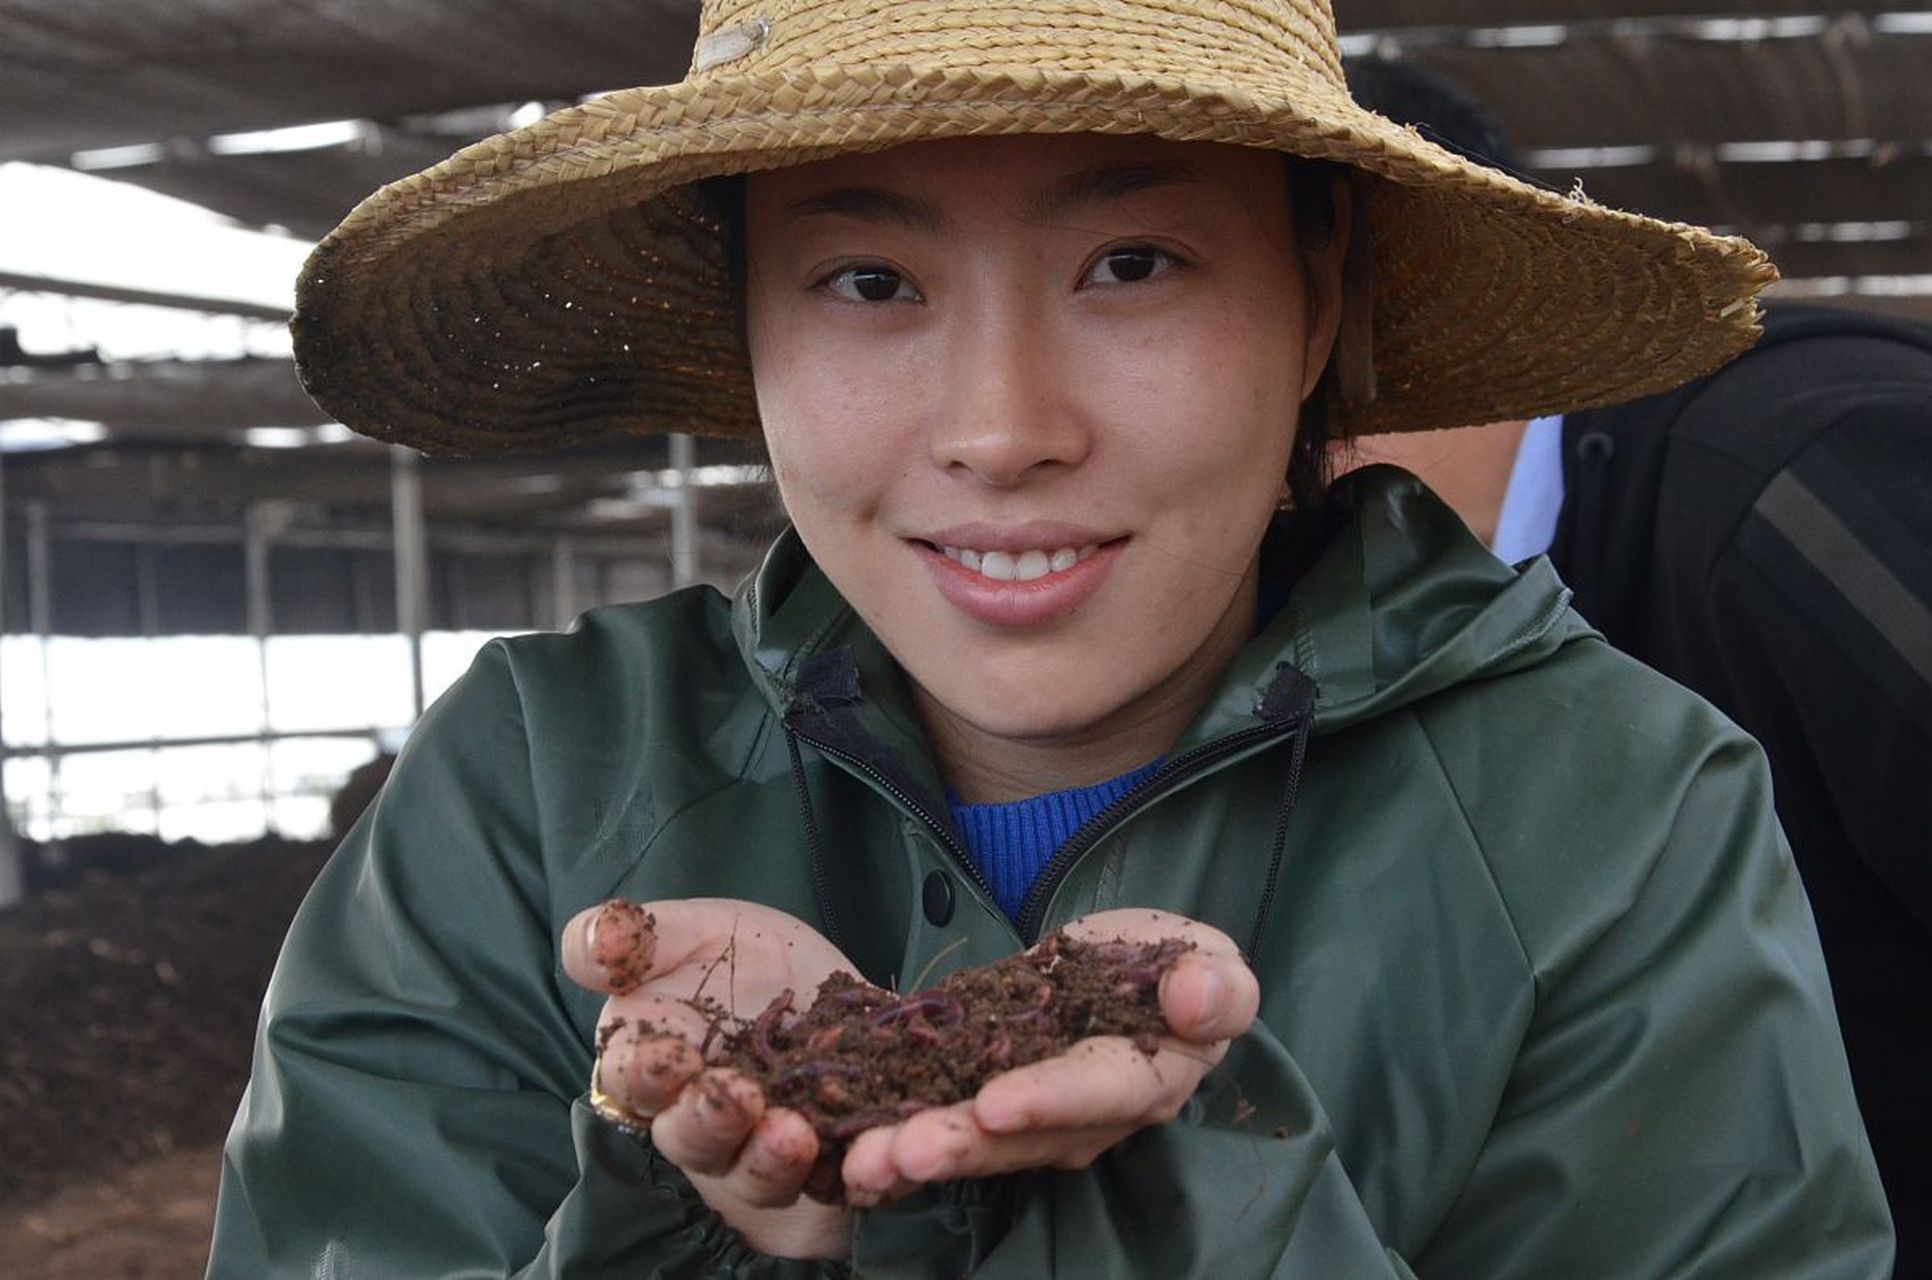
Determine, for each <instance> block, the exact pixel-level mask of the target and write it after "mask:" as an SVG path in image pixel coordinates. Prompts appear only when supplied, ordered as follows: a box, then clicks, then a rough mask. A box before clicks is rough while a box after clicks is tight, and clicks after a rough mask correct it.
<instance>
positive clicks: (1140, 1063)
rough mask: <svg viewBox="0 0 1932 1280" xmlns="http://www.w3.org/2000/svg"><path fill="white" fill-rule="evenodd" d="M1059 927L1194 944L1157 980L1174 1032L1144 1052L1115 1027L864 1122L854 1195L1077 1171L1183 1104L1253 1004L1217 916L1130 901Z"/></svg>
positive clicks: (850, 1193)
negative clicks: (967, 1089) (923, 1106)
mask: <svg viewBox="0 0 1932 1280" xmlns="http://www.w3.org/2000/svg"><path fill="white" fill-rule="evenodd" d="M1066 931H1067V932H1068V933H1070V934H1073V935H1074V936H1076V937H1088V938H1098V939H1111V938H1122V939H1125V940H1127V941H1129V942H1156V941H1159V940H1160V939H1162V938H1174V937H1178V938H1185V939H1187V940H1188V941H1190V942H1192V943H1194V950H1192V951H1190V952H1188V953H1187V954H1185V955H1183V956H1182V957H1181V958H1180V960H1178V961H1177V962H1176V963H1175V964H1174V967H1173V968H1172V969H1170V970H1169V971H1168V972H1167V973H1166V974H1165V975H1164V976H1163V977H1162V978H1161V985H1160V1002H1161V1010H1162V1012H1163V1013H1165V1014H1166V1015H1167V1025H1168V1030H1169V1033H1170V1034H1169V1035H1168V1036H1166V1037H1165V1038H1164V1039H1163V1040H1162V1042H1161V1045H1160V1048H1159V1050H1158V1051H1157V1052H1156V1053H1154V1054H1153V1055H1152V1056H1149V1055H1147V1054H1145V1053H1142V1052H1141V1051H1140V1050H1139V1049H1137V1048H1136V1047H1135V1046H1134V1044H1133V1043H1132V1042H1131V1041H1129V1040H1127V1039H1125V1038H1122V1037H1118V1036H1100V1037H1095V1038H1093V1039H1089V1040H1082V1041H1080V1042H1079V1043H1078V1044H1076V1045H1074V1046H1073V1047H1072V1048H1071V1049H1069V1050H1068V1051H1067V1052H1066V1053H1063V1054H1061V1055H1059V1056H1057V1057H1053V1058H1049V1059H1046V1060H1045V1061H1043V1062H1036V1063H1033V1064H1032V1065H1030V1066H1026V1067H1020V1068H1017V1069H1015V1070H1013V1071H1008V1072H1006V1073H1004V1074H1002V1075H999V1076H996V1077H994V1078H993V1079H992V1080H991V1081H989V1082H987V1084H986V1085H985V1087H984V1088H982V1089H981V1090H980V1091H979V1093H978V1094H977V1095H976V1096H975V1097H973V1098H972V1099H971V1100H970V1101H967V1102H961V1103H959V1104H957V1105H955V1106H950V1107H943V1108H938V1109H935V1110H932V1111H925V1112H921V1113H920V1114H918V1115H916V1116H913V1117H912V1118H911V1119H909V1120H906V1121H905V1122H904V1123H901V1124H897V1125H892V1126H889V1127H886V1128H880V1129H869V1130H867V1131H866V1132H864V1133H862V1134H860V1135H859V1136H858V1137H857V1138H856V1139H855V1140H854V1141H853V1143H852V1147H851V1149H850V1150H849V1151H848V1152H847V1153H846V1156H845V1164H844V1166H843V1174H844V1179H845V1188H846V1197H847V1199H848V1200H849V1201H850V1202H851V1203H853V1204H856V1205H867V1204H876V1203H878V1202H879V1201H881V1200H886V1199H891V1198H893V1197H895V1196H898V1195H903V1194H905V1193H906V1192H907V1191H910V1190H912V1189H913V1188H915V1187H917V1186H918V1185H920V1184H922V1183H928V1182H947V1181H952V1180H954V1179H958V1178H980V1177H988V1176H991V1175H993V1174H999V1173H1010V1172H1012V1171H1014V1170H1017V1169H1034V1168H1054V1169H1084V1168H1086V1167H1087V1166H1088V1165H1089V1164H1091V1163H1093V1161H1094V1160H1095V1159H1096V1158H1098V1157H1099V1156H1100V1154H1101V1153H1102V1152H1104V1151H1106V1150H1107V1149H1108V1148H1109V1147H1111V1146H1113V1145H1114V1144H1115V1143H1117V1142H1119V1141H1120V1140H1121V1139H1123V1138H1125V1137H1127V1136H1128V1135H1129V1134H1131V1133H1133V1132H1135V1131H1136V1130H1138V1129H1142V1128H1145V1127H1147V1126H1148V1125H1155V1124H1162V1123H1165V1122H1166V1121H1168V1120H1171V1119H1173V1118H1174V1117H1175V1116H1176V1115H1177V1114H1179V1113H1180V1110H1181V1108H1182V1107H1183V1106H1185V1105H1186V1103H1187V1100H1188V1099H1189V1098H1190V1097H1192V1096H1193V1094H1194V1090H1195V1088H1196V1087H1197V1086H1198V1085H1199V1084H1200V1082H1201V1079H1202V1077H1203V1076H1205V1075H1206V1074H1207V1073H1208V1072H1209V1071H1210V1070H1212V1069H1213V1068H1214V1066H1215V1064H1217V1063H1218V1062H1220V1061H1221V1058H1222V1057H1223V1056H1224V1055H1225V1054H1226V1053H1227V1048H1228V1041H1229V1040H1230V1039H1232V1038H1233V1037H1235V1036H1238V1035H1241V1034H1242V1033H1244V1032H1245V1031H1247V1029H1248V1027H1249V1025H1250V1024H1251V1023H1252V1022H1253V1021H1254V1017H1255V1013H1256V1012H1257V1010H1258V1009H1259V1008H1260V1003H1261V988H1260V985H1259V984H1258V983H1257V982H1256V981H1255V976H1254V973H1253V971H1252V970H1250V969H1249V968H1248V966H1247V964H1246V963H1245V962H1243V961H1242V959H1241V954H1240V951H1239V949H1238V948H1237V947H1236V946H1235V945H1234V942H1233V940H1232V939H1230V938H1229V937H1228V936H1227V935H1226V934H1225V933H1222V932H1221V931H1220V930H1219V929H1215V928H1213V927H1212V926H1209V925H1205V924H1200V923H1198V922H1196V921H1193V920H1189V919H1187V918H1186V917H1184V916H1177V915H1171V914H1169V913H1167V912H1161V911H1149V910H1145V909H1130V910H1119V911H1102V912H1098V913H1096V914H1094V915H1090V916H1086V917H1083V918H1082V919H1080V920H1077V921H1075V922H1073V923H1072V924H1069V925H1068V926H1067V930H1066Z"/></svg>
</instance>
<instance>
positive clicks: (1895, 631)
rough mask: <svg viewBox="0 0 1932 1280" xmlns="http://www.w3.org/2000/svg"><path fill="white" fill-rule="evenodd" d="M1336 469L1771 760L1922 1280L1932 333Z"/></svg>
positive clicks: (1428, 120)
mask: <svg viewBox="0 0 1932 1280" xmlns="http://www.w3.org/2000/svg"><path fill="white" fill-rule="evenodd" d="M1348 76H1349V83H1350V86H1351V88H1352V89H1353V90H1354V92H1355V94H1356V96H1357V97H1358V98H1359V99H1360V100H1361V101H1362V102H1363V104H1364V105H1366V106H1369V107H1372V108H1374V109H1375V110H1377V111H1380V112H1382V113H1383V114H1384V115H1387V116H1389V117H1390V118H1392V119H1395V120H1398V121H1401V122H1402V123H1405V124H1411V125H1415V126H1417V127H1419V128H1421V129H1422V130H1423V132H1424V134H1425V136H1427V137H1429V138H1430V139H1432V140H1434V141H1436V142H1440V143H1441V144H1442V145H1444V146H1446V147H1449V148H1450V149H1452V150H1454V151H1457V152H1458V153H1460V154H1462V155H1466V156H1469V157H1471V158H1472V159H1475V160H1477V161H1479V162H1481V163H1485V164H1493V165H1497V166H1500V167H1502V168H1505V169H1510V170H1514V169H1516V168H1517V167H1518V166H1517V162H1516V160H1515V159H1514V157H1513V155H1512V153H1511V151H1510V149H1509V146H1508V143H1507V141H1506V140H1505V138H1504V137H1503V134H1502V131H1501V129H1500V128H1499V127H1498V126H1497V125H1496V123H1495V122H1494V121H1493V120H1492V119H1490V118H1489V117H1488V116H1487V114H1486V113H1485V112H1484V111H1483V109H1482V108H1481V107H1480V106H1479V105H1478V104H1476V103H1475V102H1474V101H1473V100H1471V99H1470V98H1469V97H1468V96H1467V95H1465V94H1463V93H1462V92H1461V91H1460V90H1458V89H1457V88H1455V87H1454V86H1453V85H1450V84H1449V83H1448V82H1447V81H1445V80H1443V79H1442V78H1441V77H1440V76H1437V75H1435V74H1434V73H1432V72H1430V71H1428V70H1427V69H1425V68H1422V67H1418V66H1415V65H1414V64H1412V63H1405V62H1400V61H1389V60H1384V59H1374V58H1362V59H1351V60H1350V61H1349V63H1348ZM1352 452H1353V453H1354V454H1356V455H1358V456H1359V457H1360V458H1361V459H1363V460H1370V461H1387V462H1394V463H1398V464H1400V465H1402V466H1405V467H1407V468H1409V469H1410V470H1411V471H1414V472H1415V473H1416V474H1417V475H1419V476H1421V477H1422V478H1423V479H1424V480H1425V481H1427V482H1428V483H1429V485H1430V486H1431V487H1432V488H1434V489H1435V490H1436V491H1437V492H1438V493H1441V494H1442V495H1443V496H1444V497H1445V498H1446V499H1448V500H1449V502H1450V503H1451V505H1452V506H1454V507H1455V508H1456V511H1457V513H1458V514H1460V515H1462V516H1463V518H1464V519H1465V520H1466V521H1468V523H1469V525H1470V527H1471V528H1472V529H1473V530H1475V531H1476V532H1477V533H1478V534H1479V535H1481V536H1483V537H1484V538H1485V539H1487V540H1488V541H1489V542H1490V544H1491V545H1492V546H1493V547H1494V548H1495V550H1496V552H1497V554H1498V555H1500V556H1501V557H1503V558H1504V559H1505V560H1509V561H1512V562H1514V561H1520V560H1525V559H1528V558H1530V557H1532V556H1536V555H1543V554H1547V555H1548V556H1549V558H1550V562H1551V563H1552V564H1553V565H1554V566H1555V567H1556V570H1557V572H1558V573H1560V574H1561V575H1562V577H1563V580H1564V581H1565V582H1566V583H1568V584H1569V585H1570V586H1571V587H1572V588H1573V589H1574V590H1575V592H1576V597H1575V604H1576V607H1577V609H1578V611H1579V612H1581V613H1582V614H1583V616H1584V617H1586V618H1588V619H1589V620H1590V622H1591V623H1592V624H1594V625H1595V626H1596V627H1598V628H1599V629H1600V630H1601V631H1602V632H1603V633H1604V636H1605V637H1606V638H1607V639H1608V640H1609V641H1610V642H1611V643H1612V644H1614V645H1616V646H1617V647H1618V648H1620V649H1622V650H1624V651H1625V652H1626V653H1629V654H1631V655H1633V656H1634V657H1637V658H1640V659H1642V660H1643V661H1644V662H1646V663H1648V664H1649V665H1651V666H1653V667H1655V668H1657V669H1658V670H1659V671H1661V672H1663V673H1664V674H1665V675H1668V676H1670V677H1671V678H1672V679H1675V680H1679V681H1681V682H1683V683H1684V684H1686V685H1688V686H1689V687H1691V688H1692V689H1694V690H1696V691H1697V692H1699V693H1701V694H1703V695H1704V696H1705V697H1707V698H1709V699H1710V700H1711V701H1712V702H1713V703H1715V704H1716V705H1717V706H1718V707H1719V708H1720V709H1721V710H1722V711H1724V712H1725V714H1727V715H1729V716H1731V717H1733V718H1734V719H1735V720H1736V721H1737V722H1738V723H1739V724H1740V725H1742V726H1743V727H1744V728H1745V729H1746V730H1748V731H1749V732H1750V733H1751V734H1752V735H1753V736H1755V737H1756V738H1757V739H1758V740H1759V741H1760V742H1762V743H1763V744H1764V748H1765V751H1766V753H1767V754H1768V755H1769V756H1770V759H1771V772H1772V776H1773V778H1774V779H1775V781H1776V786H1777V807H1778V817H1779V820H1780V822H1781V823H1782V825H1783V827H1784V830H1785V834H1786V835H1787V836H1788V837H1789V838H1790V841H1791V847H1792V851H1793V853H1794V854H1795V855H1796V857H1797V863H1798V869H1799V870H1800V872H1802V873H1803V876H1804V882H1805V888H1806V891H1807V893H1808V894H1809V896H1810V899H1811V904H1812V909H1813V911H1814V912H1815V913H1816V915H1817V920H1818V932H1819V936H1820V938H1821V939H1822V940H1823V943H1824V948H1825V959H1826V962H1827V963H1828V964H1829V966H1830V968H1831V976H1832V991H1833V995H1834V998H1835V999H1836V1001H1837V1007H1838V1020H1839V1023H1840V1025H1841V1026H1842V1027H1843V1029H1844V1034H1845V1044H1846V1048H1847V1050H1848V1051H1849V1053H1850V1057H1851V1066H1852V1079H1853V1081H1854V1083H1855V1084H1856V1085H1857V1087H1858V1100H1859V1106H1860V1109H1861V1110H1862V1111H1863V1112H1864V1116H1865V1124H1866V1128H1867V1129H1868V1131H1869V1132H1870V1134H1871V1139H1872V1147H1873V1150H1874V1151H1875V1152H1876V1154H1877V1157H1878V1163H1879V1171H1880V1173H1881V1174H1882V1175H1883V1177H1884V1179H1885V1186H1886V1193H1887V1197H1888V1198H1889V1200H1890V1202H1891V1206H1892V1219H1893V1222H1894V1223H1895V1224H1896V1226H1897V1229H1898V1235H1899V1268H1898V1273H1899V1274H1900V1275H1902V1276H1916V1275H1924V1274H1932V1095H1929V1093H1928V1090H1927V1088H1926V1084H1925V1082H1926V1081H1927V1080H1932V996H1928V995H1927V994H1926V993H1927V991H1928V990H1932V841H1928V839H1927V834H1926V833H1927V832H1928V831H1932V788H1928V787H1926V786H1924V785H1922V780H1923V779H1925V778H1927V777H1932V330H1928V329H1927V328H1926V327H1925V326H1923V325H1917V324H1913V323H1910V322H1908V321H1904V320H1898V319H1892V318H1887V317H1882V316H1874V315H1866V314H1861V313H1857V312H1849V311H1836V310H1828V309H1824V308H1814V307H1795V306H1774V307H1772V308H1771V309H1770V310H1769V311H1768V312H1767V314H1766V317H1765V336H1764V338H1763V339H1762V340H1761V341H1760V342H1759V343H1758V345H1757V346H1756V347H1755V348H1753V349H1752V350H1751V351H1750V352H1747V353H1746V354H1745V355H1744V356H1742V357H1740V358H1739V359H1737V360H1734V361H1732V362H1731V363H1730V364H1728V365H1726V366H1724V368H1722V369H1721V370H1719V371H1718V372H1716V373H1714V374H1711V375H1709V376H1707V377H1704V378H1699V379H1696V380H1695V381H1692V382H1690V383H1688V384H1686V385H1685V386H1683V387H1680V388H1677V389H1676V390H1673V391H1670V392H1666V393H1664V394H1661V395H1656V396H1648V397H1644V398H1642V399H1639V400H1635V401H1632V402H1630V403H1628V404H1623V405H1618V406H1615V407H1612V408H1607V409H1591V410H1585V411H1583V412H1580V413H1571V414H1566V415H1563V416H1562V417H1560V418H1544V419H1542V420H1540V421H1537V422H1534V423H1525V422H1522V421H1515V422H1500V423H1493V424H1490V425H1487V426H1482V427H1476V428H1471V429H1468V430H1462V431H1455V432H1445V433H1436V432H1422V433H1417V434H1414V435H1406V436H1374V437H1369V438H1366V439H1362V440H1360V441H1357V442H1356V443H1355V445H1354V446H1353V447H1352Z"/></svg>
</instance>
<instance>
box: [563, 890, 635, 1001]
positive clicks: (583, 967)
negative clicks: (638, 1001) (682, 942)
mask: <svg viewBox="0 0 1932 1280" xmlns="http://www.w3.org/2000/svg"><path fill="white" fill-rule="evenodd" d="M561 950H562V953H563V966H564V972H565V973H567V974H569V975H570V980H571V981H572V982H574V983H576V984H577V985H578V986H580V987H583V988H585V989H587V990H590V991H598V992H602V993H604V994H606V995H622V994H623V993H625V992H627V991H634V990H636V989H637V987H638V986H639V985H641V984H642V983H643V982H644V980H645V979H646V978H648V977H649V976H650V975H651V966H652V963H653V961H654V960H655V959H656V954H657V930H656V921H655V920H654V919H653V917H652V914H651V913H650V912H649V911H647V910H645V909H644V908H643V907H640V906H638V905H637V904H636V903H634V902H626V901H625V900H624V899H622V898H612V899H610V900H609V901H607V902H600V903H598V904H597V905H596V906H594V907H592V908H590V909H589V910H588V911H580V912H578V913H577V914H576V915H575V916H573V917H572V918H571V920H570V923H568V924H566V925H565V926H564V930H563V938H562V940H561Z"/></svg>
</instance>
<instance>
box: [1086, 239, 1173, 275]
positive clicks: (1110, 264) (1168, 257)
mask: <svg viewBox="0 0 1932 1280" xmlns="http://www.w3.org/2000/svg"><path fill="white" fill-rule="evenodd" d="M1174 266H1175V259H1174V255H1173V254H1171V253H1168V252H1167V251H1166V250H1165V249H1156V248H1154V247H1153V246H1152V245H1145V244H1132V245H1125V246H1123V247H1121V248H1119V249H1109V250H1107V252H1106V253H1104V254H1102V255H1101V256H1100V260H1099V261H1098V262H1096V263H1094V264H1093V266H1092V267H1090V268H1089V269H1088V271H1087V278H1086V280H1085V281H1084V282H1083V283H1086V284H1138V283H1139V282H1140V281H1142V280H1151V279H1153V278H1154V277H1155V276H1157V275H1161V274H1162V273H1164V272H1166V271H1170V270H1172V269H1173V267H1174Z"/></svg>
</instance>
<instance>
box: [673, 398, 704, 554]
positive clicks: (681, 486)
mask: <svg viewBox="0 0 1932 1280" xmlns="http://www.w3.org/2000/svg"><path fill="white" fill-rule="evenodd" d="M697 467H698V447H697V441H696V440H695V439H693V438H692V437H690V436H688V435H683V434H681V433H680V434H676V435H673V436H671V470H672V471H673V472H674V473H676V475H677V477H678V487H677V489H676V490H675V491H674V492H673V493H672V495H671V585H672V586H674V587H688V586H690V585H691V584H692V583H694V582H696V581H697V580H698V491H697V487H696V486H695V485H694V484H693V483H692V480H693V478H694V477H693V475H692V473H693V472H695V471H696V470H697Z"/></svg>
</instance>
